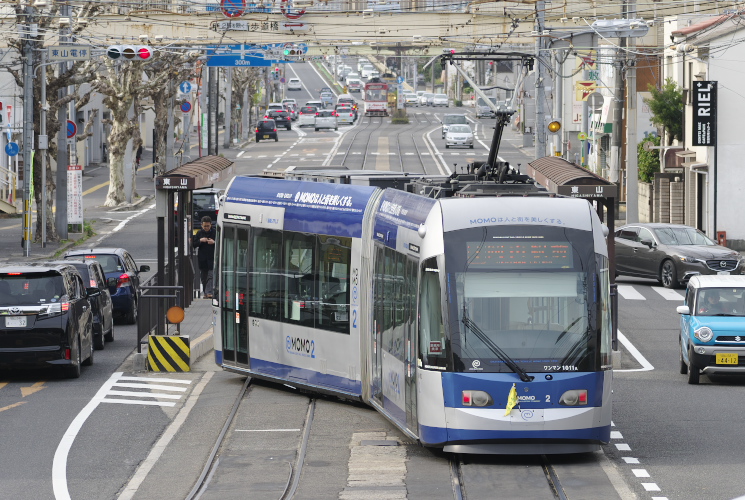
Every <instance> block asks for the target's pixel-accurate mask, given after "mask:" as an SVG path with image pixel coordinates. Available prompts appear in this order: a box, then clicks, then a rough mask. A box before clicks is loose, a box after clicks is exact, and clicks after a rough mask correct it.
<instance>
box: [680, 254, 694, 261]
mask: <svg viewBox="0 0 745 500" xmlns="http://www.w3.org/2000/svg"><path fill="white" fill-rule="evenodd" d="M678 258H679V259H680V260H682V261H683V262H697V260H696V259H695V258H693V257H688V256H687V255H678Z"/></svg>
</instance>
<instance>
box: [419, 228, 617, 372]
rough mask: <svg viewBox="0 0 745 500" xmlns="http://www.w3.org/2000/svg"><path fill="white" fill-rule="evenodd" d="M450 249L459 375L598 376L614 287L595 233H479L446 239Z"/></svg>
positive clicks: (452, 334) (448, 284)
mask: <svg viewBox="0 0 745 500" xmlns="http://www.w3.org/2000/svg"><path fill="white" fill-rule="evenodd" d="M505 230H509V232H510V234H504V231H505ZM445 249H446V250H445V255H446V256H447V257H446V258H445V267H446V271H447V272H446V275H445V276H446V281H445V283H444V284H443V289H444V290H446V292H445V294H444V295H445V298H444V301H445V303H446V306H445V310H446V311H447V318H444V323H445V324H446V325H447V326H446V329H447V332H448V333H445V336H446V337H449V342H447V345H448V348H449V350H450V351H451V353H450V354H451V355H452V369H453V370H454V371H464V372H474V371H479V372H510V371H512V372H517V373H520V372H521V371H524V372H571V371H591V370H597V369H598V363H599V362H600V358H601V356H600V355H599V353H598V352H597V350H598V347H599V343H600V342H599V340H601V341H602V343H603V344H605V343H607V341H604V340H602V339H604V338H605V337H604V336H607V335H609V332H610V315H609V314H608V312H607V311H608V310H609V304H606V303H605V302H606V301H607V300H608V295H609V294H608V293H606V292H605V291H604V290H606V289H608V288H609V284H608V271H607V259H606V258H605V257H604V256H600V258H598V256H597V255H596V254H595V252H594V246H593V240H592V235H591V233H590V232H587V231H578V230H568V229H563V228H562V229H559V228H547V227H542V228H535V227H515V226H512V227H507V228H505V227H494V228H474V229H466V230H461V231H454V232H451V233H447V234H446V240H445ZM602 268H604V269H602ZM442 351H443V352H444V349H442ZM429 364H432V360H430V363H429ZM515 365H517V366H515Z"/></svg>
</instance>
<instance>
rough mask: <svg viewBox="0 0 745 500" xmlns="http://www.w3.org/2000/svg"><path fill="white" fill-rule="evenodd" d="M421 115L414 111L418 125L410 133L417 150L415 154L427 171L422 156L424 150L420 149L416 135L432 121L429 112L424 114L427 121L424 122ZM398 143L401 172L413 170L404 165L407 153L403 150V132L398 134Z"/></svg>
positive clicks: (424, 170)
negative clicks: (420, 118) (420, 117)
mask: <svg viewBox="0 0 745 500" xmlns="http://www.w3.org/2000/svg"><path fill="white" fill-rule="evenodd" d="M419 115H420V113H412V116H413V117H414V120H416V125H415V126H414V129H413V130H412V131H411V133H410V134H409V137H410V138H411V143H412V144H413V146H414V150H415V151H416V153H415V156H416V158H417V159H418V160H419V164H420V165H421V167H422V172H423V173H426V171H427V167H426V166H425V165H424V159H423V158H422V152H421V151H420V150H419V146H417V143H416V135H417V134H419V133H421V132H422V130H423V129H424V130H426V129H427V128H428V127H429V126H430V125H431V124H432V122H430V120H429V115H428V114H424V117H425V119H426V121H424V122H422V121H419ZM396 145H397V149H398V160H399V164H400V166H401V172H411V169H407V168H406V167H405V165H404V156H405V155H404V153H403V151H402V150H401V134H397V135H396Z"/></svg>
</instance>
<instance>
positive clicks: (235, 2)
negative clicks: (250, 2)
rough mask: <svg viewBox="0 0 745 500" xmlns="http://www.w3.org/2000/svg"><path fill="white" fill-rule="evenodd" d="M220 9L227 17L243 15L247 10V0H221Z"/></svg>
mask: <svg viewBox="0 0 745 500" xmlns="http://www.w3.org/2000/svg"><path fill="white" fill-rule="evenodd" d="M220 10H222V13H223V15H224V16H225V17H228V18H233V17H241V16H242V15H243V13H244V12H246V0H221V1H220Z"/></svg>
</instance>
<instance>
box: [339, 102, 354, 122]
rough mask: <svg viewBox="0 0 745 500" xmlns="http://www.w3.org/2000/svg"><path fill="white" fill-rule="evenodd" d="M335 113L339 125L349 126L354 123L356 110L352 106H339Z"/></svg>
mask: <svg viewBox="0 0 745 500" xmlns="http://www.w3.org/2000/svg"><path fill="white" fill-rule="evenodd" d="M335 111H336V115H337V117H338V121H339V123H341V124H348V125H351V124H352V123H354V109H353V108H352V106H351V105H350V104H337V105H336V110H335Z"/></svg>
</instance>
